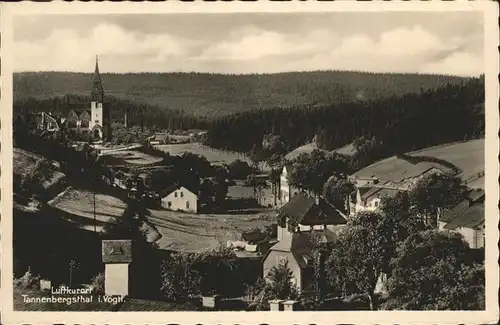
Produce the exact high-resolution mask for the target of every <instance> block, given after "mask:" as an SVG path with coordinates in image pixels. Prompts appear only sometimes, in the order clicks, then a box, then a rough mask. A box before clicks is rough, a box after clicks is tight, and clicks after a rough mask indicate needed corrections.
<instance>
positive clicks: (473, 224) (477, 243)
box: [438, 189, 485, 249]
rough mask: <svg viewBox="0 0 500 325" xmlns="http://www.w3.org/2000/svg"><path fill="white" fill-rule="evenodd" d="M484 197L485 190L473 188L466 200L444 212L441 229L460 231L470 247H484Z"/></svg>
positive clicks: (440, 224) (440, 219) (440, 220)
mask: <svg viewBox="0 0 500 325" xmlns="http://www.w3.org/2000/svg"><path fill="white" fill-rule="evenodd" d="M484 198H485V192H484V190H482V189H475V190H472V191H471V192H470V193H469V194H468V195H467V198H466V199H465V200H463V201H462V202H460V203H459V204H457V205H456V206H455V207H454V208H452V209H450V210H446V211H445V212H444V213H443V215H442V216H441V217H440V218H439V222H438V223H439V229H440V230H443V231H454V232H458V233H460V234H461V235H462V236H463V237H464V239H465V241H466V242H467V243H468V244H469V247H470V248H473V249H476V248H482V247H484V225H485V222H484V221H485V209H484Z"/></svg>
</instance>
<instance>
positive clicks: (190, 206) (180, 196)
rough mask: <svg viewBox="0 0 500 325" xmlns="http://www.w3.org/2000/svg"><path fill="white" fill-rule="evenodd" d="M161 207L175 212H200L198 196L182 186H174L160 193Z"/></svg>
mask: <svg viewBox="0 0 500 325" xmlns="http://www.w3.org/2000/svg"><path fill="white" fill-rule="evenodd" d="M160 198H161V206H162V207H163V208H164V209H168V210H173V211H185V212H190V213H197V212H198V195H197V194H196V193H195V192H194V191H190V190H189V189H187V188H186V187H184V186H182V185H177V184H175V185H173V186H171V187H169V188H167V189H165V190H164V191H163V192H161V193H160Z"/></svg>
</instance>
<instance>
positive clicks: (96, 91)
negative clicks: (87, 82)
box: [92, 55, 104, 95]
mask: <svg viewBox="0 0 500 325" xmlns="http://www.w3.org/2000/svg"><path fill="white" fill-rule="evenodd" d="M92 95H104V88H103V87H102V80H101V74H100V73H99V60H98V59H97V55H96V56H95V70H94V74H93V75H92Z"/></svg>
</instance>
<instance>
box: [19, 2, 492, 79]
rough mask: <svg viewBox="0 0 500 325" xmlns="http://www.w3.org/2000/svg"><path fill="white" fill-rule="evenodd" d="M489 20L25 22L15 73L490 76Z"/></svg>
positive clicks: (467, 16) (285, 16) (427, 15)
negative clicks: (319, 72) (486, 47)
mask: <svg viewBox="0 0 500 325" xmlns="http://www.w3.org/2000/svg"><path fill="white" fill-rule="evenodd" d="M482 15H483V14H482V13H481V12H470V11H469V12H371V13H367V12H344V13H340V12H330V13H238V14H223V13H221V14H147V15H146V14H141V15H139V14H126V15H125V14H124V15H109V14H101V15H90V14H86V15H68V14H65V15H62V14H58V15H19V16H16V17H15V19H14V51H15V56H14V60H15V62H14V66H15V67H14V68H15V71H74V72H92V71H93V68H94V62H95V56H96V55H98V56H99V68H100V70H101V72H103V73H106V72H112V73H125V72H191V71H196V72H212V73H226V74H246V73H277V72H287V71H314V70H355V71H370V72H410V73H432V74H448V75H459V76H478V75H480V74H482V73H484V23H483V16H482Z"/></svg>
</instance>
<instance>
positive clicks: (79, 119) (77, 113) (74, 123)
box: [64, 108, 91, 136]
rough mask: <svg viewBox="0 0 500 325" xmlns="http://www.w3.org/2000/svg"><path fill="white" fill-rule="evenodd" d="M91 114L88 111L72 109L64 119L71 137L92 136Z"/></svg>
mask: <svg viewBox="0 0 500 325" xmlns="http://www.w3.org/2000/svg"><path fill="white" fill-rule="evenodd" d="M90 114H91V111H90V110H87V109H76V108H75V109H71V110H70V111H69V113H68V115H67V116H66V118H65V119H64V125H65V127H66V129H67V130H68V133H69V134H70V135H77V134H78V135H82V136H87V135H88V134H90V129H89V125H90Z"/></svg>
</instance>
